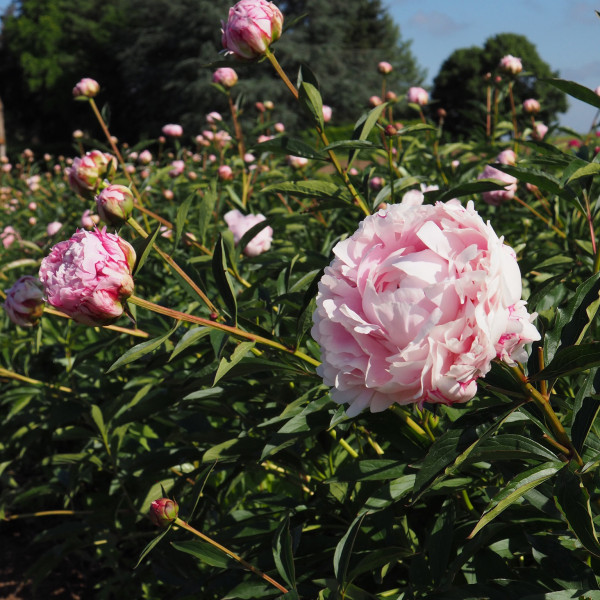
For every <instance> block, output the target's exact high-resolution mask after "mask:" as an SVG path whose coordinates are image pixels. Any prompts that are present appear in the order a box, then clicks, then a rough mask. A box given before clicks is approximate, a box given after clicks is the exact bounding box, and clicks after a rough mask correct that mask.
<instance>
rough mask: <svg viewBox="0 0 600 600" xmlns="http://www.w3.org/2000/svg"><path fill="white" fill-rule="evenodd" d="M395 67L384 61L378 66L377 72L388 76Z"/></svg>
mask: <svg viewBox="0 0 600 600" xmlns="http://www.w3.org/2000/svg"><path fill="white" fill-rule="evenodd" d="M393 68H394V67H392V65H390V63H389V62H385V60H382V61H381V62H380V63H379V64H378V65H377V70H378V71H379V72H380V73H381V74H382V75H387V74H388V73H391V72H392V70H393Z"/></svg>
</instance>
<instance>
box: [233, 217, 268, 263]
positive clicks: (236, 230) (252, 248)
mask: <svg viewBox="0 0 600 600" xmlns="http://www.w3.org/2000/svg"><path fill="white" fill-rule="evenodd" d="M223 218H224V219H225V222H226V223H227V227H229V230H230V231H231V232H232V233H233V239H234V241H235V243H236V244H237V243H238V242H239V241H240V240H241V239H242V238H243V237H244V234H245V233H246V232H247V231H249V230H250V229H252V227H254V226H255V225H258V224H259V223H261V222H262V221H265V220H266V218H265V216H264V215H261V214H258V215H243V214H242V213H241V212H240V211H239V210H230V211H229V212H227V213H225V215H224V217H223ZM272 240H273V229H272V227H269V226H266V227H265V228H264V229H262V230H261V231H260V232H259V233H257V234H256V235H255V236H254V237H253V238H252V239H251V240H250V241H249V242H248V245H247V246H246V247H245V248H244V249H243V251H244V254H246V255H247V256H258V255H259V254H262V253H263V252H266V251H267V250H268V249H269V248H270V247H271V241H272Z"/></svg>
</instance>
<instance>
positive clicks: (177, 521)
mask: <svg viewBox="0 0 600 600" xmlns="http://www.w3.org/2000/svg"><path fill="white" fill-rule="evenodd" d="M174 524H175V525H178V526H179V527H181V528H182V529H186V530H187V531H189V532H190V533H193V534H194V535H196V536H198V537H199V538H200V539H202V540H204V541H205V542H208V543H209V544H211V546H214V547H215V548H217V549H218V550H220V551H221V552H223V553H224V554H227V556H230V557H231V558H233V559H234V560H237V562H239V563H240V565H242V566H243V567H245V568H246V569H248V570H249V571H252V573H254V574H255V575H258V576H259V577H262V578H263V579H264V580H265V581H267V582H268V583H270V584H271V585H273V586H275V587H276V588H277V589H278V590H279V591H280V592H283V593H284V594H287V593H288V590H287V589H286V588H284V587H283V586H282V585H281V584H280V583H277V582H276V581H275V580H274V579H272V578H271V577H269V576H268V575H265V573H263V572H262V571H261V570H259V569H257V568H256V567H254V566H252V565H251V564H250V563H249V562H247V561H245V560H244V559H243V558H242V557H241V556H238V555H237V554H236V553H235V552H232V551H231V550H229V548H226V547H225V546H222V545H221V544H219V543H218V542H215V540H213V539H212V538H210V537H208V536H207V535H204V534H203V533H202V532H201V531H198V530H197V529H194V528H193V527H192V526H191V525H189V524H188V523H186V522H185V521H183V520H182V519H180V518H179V517H177V518H176V519H175V521H174Z"/></svg>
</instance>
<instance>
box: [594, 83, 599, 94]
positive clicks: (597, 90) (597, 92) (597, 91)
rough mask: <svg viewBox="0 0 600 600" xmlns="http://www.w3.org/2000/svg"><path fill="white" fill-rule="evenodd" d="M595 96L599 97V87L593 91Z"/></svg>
mask: <svg viewBox="0 0 600 600" xmlns="http://www.w3.org/2000/svg"><path fill="white" fill-rule="evenodd" d="M594 92H595V93H596V95H597V96H600V85H599V86H598V87H597V88H596V89H595V90H594Z"/></svg>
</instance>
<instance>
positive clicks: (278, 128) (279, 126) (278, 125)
mask: <svg viewBox="0 0 600 600" xmlns="http://www.w3.org/2000/svg"><path fill="white" fill-rule="evenodd" d="M323 109H325V107H323ZM323 120H325V119H323ZM273 128H274V129H275V131H276V132H277V133H283V132H284V131H285V125H284V124H283V123H275V125H273Z"/></svg>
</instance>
